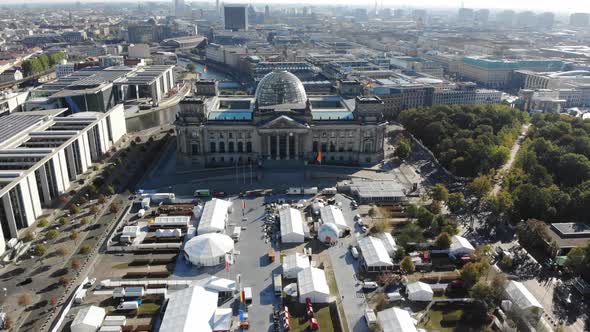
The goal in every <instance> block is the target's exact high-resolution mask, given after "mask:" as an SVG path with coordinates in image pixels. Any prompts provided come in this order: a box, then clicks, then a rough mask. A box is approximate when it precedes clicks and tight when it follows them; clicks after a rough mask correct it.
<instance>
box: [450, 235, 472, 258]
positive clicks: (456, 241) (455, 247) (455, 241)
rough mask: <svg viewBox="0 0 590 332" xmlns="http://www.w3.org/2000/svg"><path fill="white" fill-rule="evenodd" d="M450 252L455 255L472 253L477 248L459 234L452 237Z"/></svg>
mask: <svg viewBox="0 0 590 332" xmlns="http://www.w3.org/2000/svg"><path fill="white" fill-rule="evenodd" d="M451 240H452V242H451V248H450V251H449V252H450V254H451V255H453V256H463V255H471V254H473V253H474V252H475V248H473V246H472V245H471V243H469V241H468V240H467V239H466V238H464V237H462V236H459V235H454V236H453V237H452V239H451Z"/></svg>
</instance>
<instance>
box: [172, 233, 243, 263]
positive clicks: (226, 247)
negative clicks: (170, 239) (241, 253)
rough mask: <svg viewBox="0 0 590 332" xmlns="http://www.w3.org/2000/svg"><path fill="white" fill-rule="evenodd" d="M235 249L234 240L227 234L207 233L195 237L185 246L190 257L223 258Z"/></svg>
mask: <svg viewBox="0 0 590 332" xmlns="http://www.w3.org/2000/svg"><path fill="white" fill-rule="evenodd" d="M233 249H234V240H232V238H231V237H229V236H227V235H225V234H219V233H207V234H202V235H198V236H195V237H194V238H192V239H190V240H189V241H188V242H187V243H186V244H185V245H184V251H185V252H186V254H187V255H188V256H189V257H204V258H211V257H221V256H224V255H225V254H226V253H228V252H231V251H232V250H233Z"/></svg>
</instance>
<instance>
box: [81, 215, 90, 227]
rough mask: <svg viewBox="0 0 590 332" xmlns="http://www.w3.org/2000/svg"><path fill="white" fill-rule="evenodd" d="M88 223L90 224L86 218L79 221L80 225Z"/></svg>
mask: <svg viewBox="0 0 590 332" xmlns="http://www.w3.org/2000/svg"><path fill="white" fill-rule="evenodd" d="M88 223H90V219H88V217H84V218H82V219H80V225H87V224H88Z"/></svg>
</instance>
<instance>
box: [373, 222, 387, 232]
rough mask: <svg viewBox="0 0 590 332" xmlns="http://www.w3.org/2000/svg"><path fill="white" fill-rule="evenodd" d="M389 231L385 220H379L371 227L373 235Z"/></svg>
mask: <svg viewBox="0 0 590 332" xmlns="http://www.w3.org/2000/svg"><path fill="white" fill-rule="evenodd" d="M386 229H387V223H386V222H385V220H383V219H379V220H377V221H375V222H374V223H373V226H371V233H374V234H375V233H383V232H385V230H386Z"/></svg>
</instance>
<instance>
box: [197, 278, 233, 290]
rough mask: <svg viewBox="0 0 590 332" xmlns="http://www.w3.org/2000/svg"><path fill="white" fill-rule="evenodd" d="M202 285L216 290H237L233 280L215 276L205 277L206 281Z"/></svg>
mask: <svg viewBox="0 0 590 332" xmlns="http://www.w3.org/2000/svg"><path fill="white" fill-rule="evenodd" d="M203 287H205V288H206V289H208V290H212V291H216V292H233V291H235V290H237V287H236V281H235V280H231V279H225V278H219V277H216V276H211V277H209V278H207V282H206V283H205V284H204V285H203Z"/></svg>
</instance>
